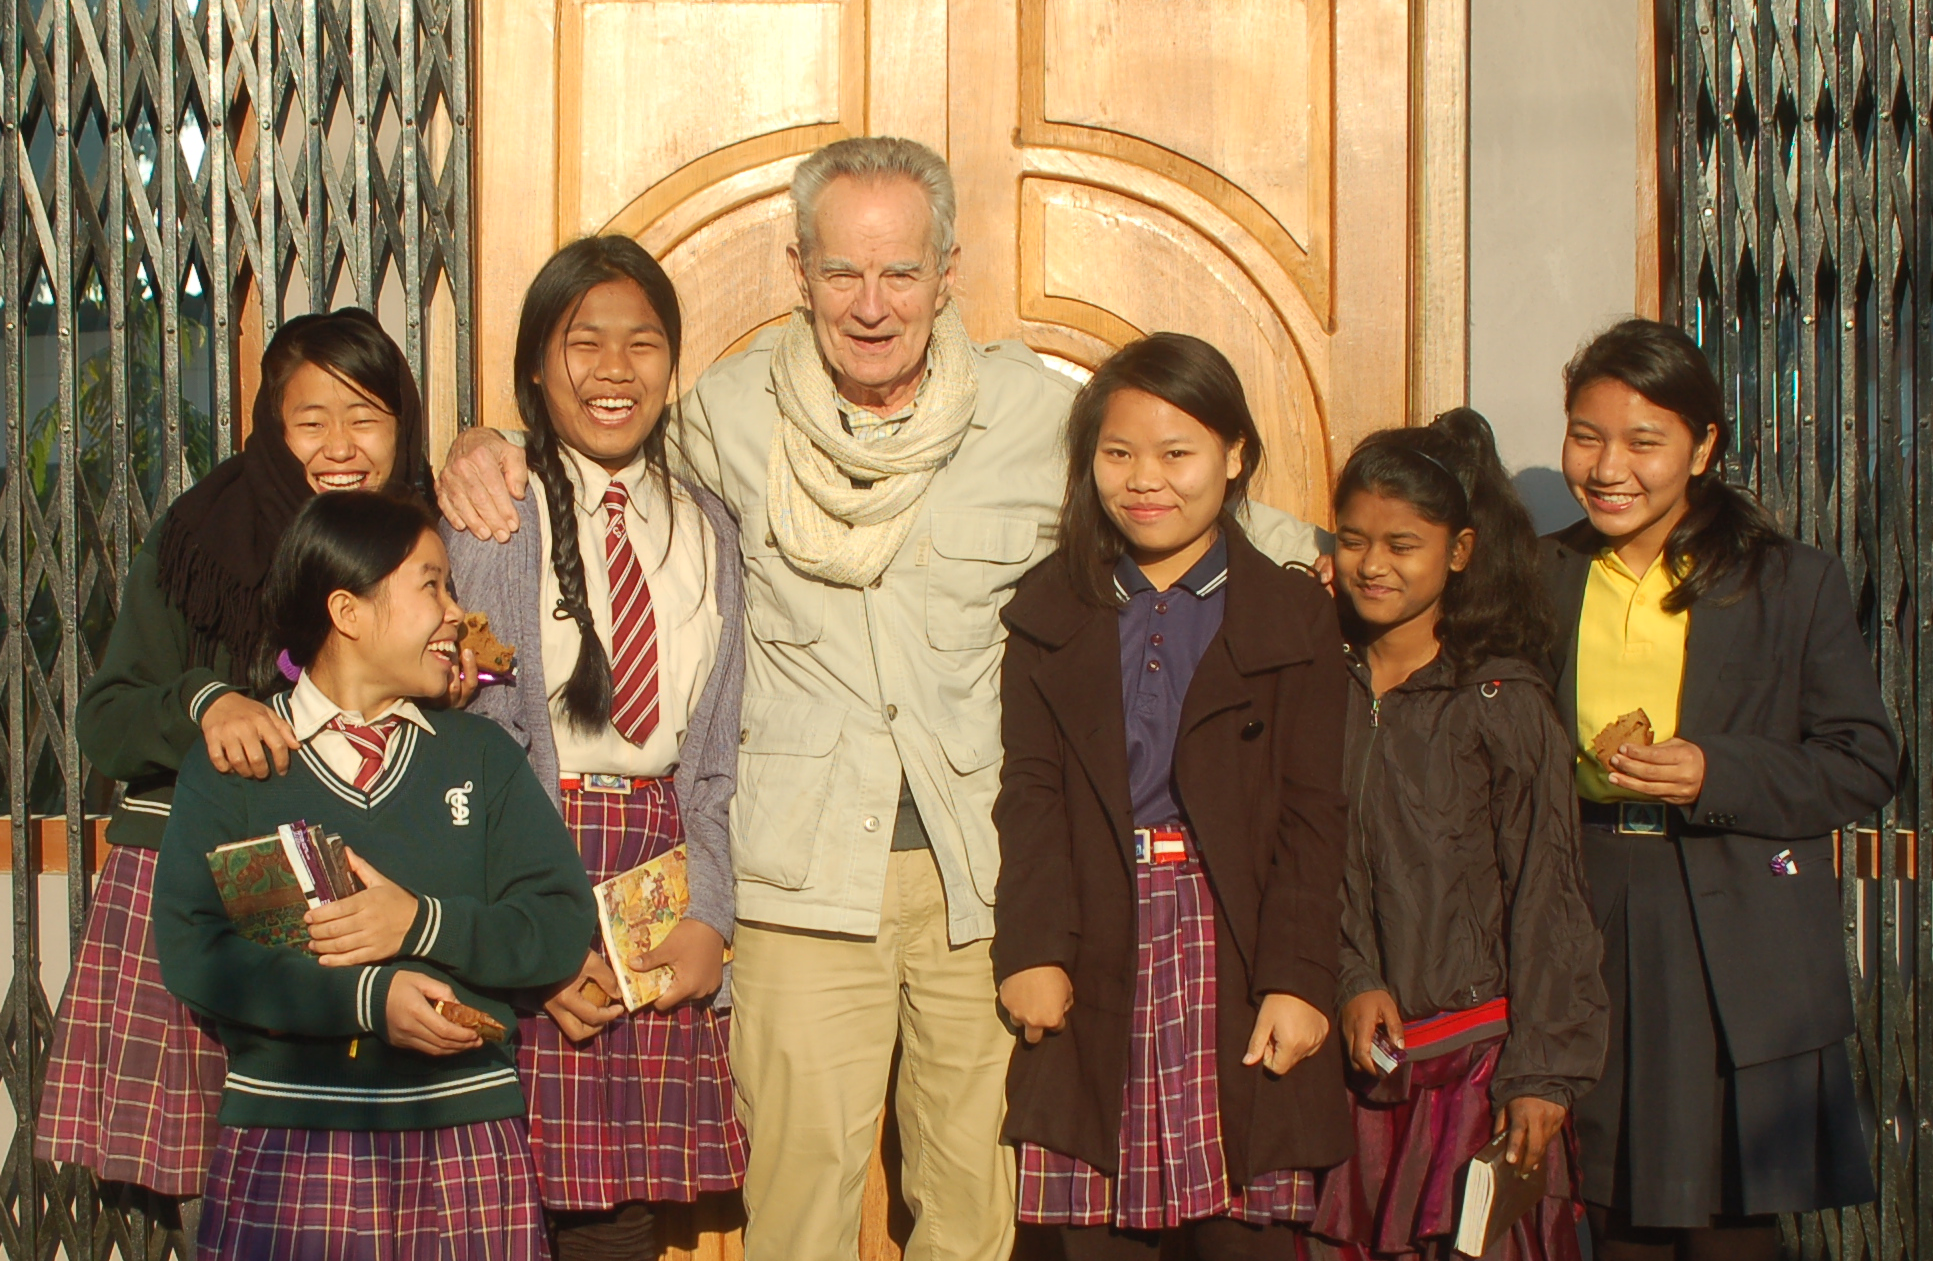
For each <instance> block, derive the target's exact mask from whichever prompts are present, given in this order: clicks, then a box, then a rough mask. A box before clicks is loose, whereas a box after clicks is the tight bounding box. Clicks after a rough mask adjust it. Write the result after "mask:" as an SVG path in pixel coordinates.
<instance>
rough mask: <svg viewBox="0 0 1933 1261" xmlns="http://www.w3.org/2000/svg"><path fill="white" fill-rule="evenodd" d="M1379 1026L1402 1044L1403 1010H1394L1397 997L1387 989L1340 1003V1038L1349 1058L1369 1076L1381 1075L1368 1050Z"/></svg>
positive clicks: (1392, 1040) (1394, 1040) (1363, 994)
mask: <svg viewBox="0 0 1933 1261" xmlns="http://www.w3.org/2000/svg"><path fill="white" fill-rule="evenodd" d="M1378 1029H1381V1030H1382V1031H1383V1032H1384V1033H1386V1034H1388V1035H1389V1040H1390V1041H1391V1042H1394V1043H1395V1044H1396V1045H1397V1046H1399V1047H1400V1046H1402V1045H1403V1013H1401V1012H1399V1011H1397V1010H1396V1000H1395V998H1393V997H1391V995H1390V992H1389V991H1388V990H1369V991H1368V992H1366V993H1362V994H1358V995H1356V996H1355V997H1354V998H1352V999H1350V1000H1349V1001H1348V1002H1346V1003H1344V1004H1343V1006H1342V1040H1343V1042H1344V1043H1345V1044H1346V1045H1347V1046H1348V1048H1349V1062H1350V1063H1351V1064H1354V1065H1355V1066H1356V1067H1357V1068H1360V1069H1361V1070H1362V1071H1363V1072H1365V1073H1368V1074H1369V1075H1370V1076H1371V1077H1380V1076H1382V1070H1381V1069H1379V1068H1377V1067H1376V1060H1375V1057H1374V1056H1372V1055H1370V1053H1369V1048H1370V1047H1371V1046H1373V1045H1374V1044H1375V1041H1376V1030H1378Z"/></svg>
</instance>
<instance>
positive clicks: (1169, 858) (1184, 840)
mask: <svg viewBox="0 0 1933 1261" xmlns="http://www.w3.org/2000/svg"><path fill="white" fill-rule="evenodd" d="M1134 861H1135V862H1137V863H1155V864H1160V863H1185V862H1187V861H1188V829H1186V828H1181V827H1166V828H1136V829H1134Z"/></svg>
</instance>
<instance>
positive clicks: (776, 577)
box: [738, 501, 826, 644]
mask: <svg viewBox="0 0 1933 1261" xmlns="http://www.w3.org/2000/svg"><path fill="white" fill-rule="evenodd" d="M745 525H746V528H745V529H743V530H741V531H740V532H739V536H738V540H739V551H740V552H742V553H743V554H744V556H745V622H746V625H747V626H748V627H750V629H751V632H752V634H753V635H755V636H756V637H757V638H759V639H761V640H763V641H765V642H766V643H770V644H816V643H818V642H819V636H820V635H822V634H823V633H824V632H825V622H826V589H825V584H824V583H822V582H817V581H815V580H813V579H811V578H808V577H806V576H805V575H804V574H801V573H800V572H798V571H797V570H795V569H793V568H792V566H790V565H788V564H787V563H786V561H785V556H784V555H783V554H782V553H781V552H780V551H779V549H778V544H777V542H776V541H775V540H774V539H773V538H772V534H771V528H770V527H769V526H767V525H766V523H765V504H764V502H763V501H760V502H759V503H758V504H757V505H756V508H755V510H754V512H751V513H747V514H746V522H745Z"/></svg>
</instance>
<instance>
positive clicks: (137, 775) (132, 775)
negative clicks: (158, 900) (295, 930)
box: [74, 516, 241, 849]
mask: <svg viewBox="0 0 1933 1261" xmlns="http://www.w3.org/2000/svg"><path fill="white" fill-rule="evenodd" d="M167 521H168V518H167V517H166V516H163V517H162V518H161V519H160V520H159V521H157V522H155V525H154V528H153V529H152V530H149V531H148V537H147V538H146V539H145V540H144V541H143V542H142V544H141V550H140V551H139V552H137V553H136V554H135V557H134V559H133V560H132V561H131V562H129V564H128V576H127V582H126V583H125V584H123V586H122V588H121V608H120V611H119V612H118V613H117V614H116V615H115V618H114V629H113V630H112V631H110V632H108V637H107V651H106V652H104V653H102V654H101V661H100V664H99V665H98V666H96V667H95V669H94V673H93V675H92V676H91V677H90V678H89V679H88V680H87V686H86V687H84V688H82V689H81V699H80V706H79V708H78V709H77V711H76V713H75V718H74V735H75V738H76V739H77V740H78V741H79V743H80V746H81V752H82V753H85V754H86V755H87V760H88V761H90V762H92V763H93V764H94V769H95V770H97V771H99V772H100V773H101V774H103V775H105V776H107V778H109V779H114V780H120V781H121V782H123V783H125V784H126V785H127V791H126V793H125V794H124V795H123V797H122V799H121V800H120V801H119V802H118V803H116V805H115V807H114V815H113V817H112V818H110V819H109V820H108V824H107V839H108V840H109V841H110V842H112V843H113V844H115V845H134V846H138V847H140V848H142V849H159V848H161V834H162V832H163V831H164V830H165V829H166V828H167V826H168V812H169V810H170V809H171V808H172V807H171V804H170V803H171V802H172V800H173V798H174V788H175V774H176V772H177V771H179V770H180V769H181V761H182V759H183V758H184V757H186V756H187V755H188V750H189V749H191V748H194V747H195V746H196V745H198V744H200V743H201V716H202V715H203V714H205V713H207V712H208V707H209V706H210V705H212V704H213V703H214V702H215V701H216V700H217V699H218V698H219V697H221V696H222V695H224V694H225V693H228V692H232V691H235V690H237V689H236V687H235V684H236V683H237V682H238V681H239V680H240V678H241V670H240V667H239V666H237V665H236V664H235V662H234V661H232V660H231V659H230V657H229V653H228V649H227V648H226V647H225V646H223V645H221V644H218V643H216V642H214V641H213V640H212V639H210V638H209V637H208V636H206V635H203V634H201V633H199V632H198V631H196V630H195V629H194V628H193V627H191V626H189V624H188V619H187V617H186V616H185V615H184V614H183V613H182V611H181V610H180V609H178V608H176V607H175V606H174V605H172V604H170V603H168V597H167V596H166V595H165V594H163V593H162V590H161V570H160V566H159V563H158V562H157V560H156V557H157V556H158V555H159V554H160V548H161V531H162V530H163V529H164V528H166V526H167Z"/></svg>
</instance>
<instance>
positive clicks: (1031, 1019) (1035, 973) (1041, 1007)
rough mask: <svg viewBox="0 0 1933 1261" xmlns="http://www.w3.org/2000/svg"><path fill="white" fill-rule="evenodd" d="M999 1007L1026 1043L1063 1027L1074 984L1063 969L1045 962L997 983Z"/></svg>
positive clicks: (1072, 995)
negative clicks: (998, 985) (1003, 1010)
mask: <svg viewBox="0 0 1933 1261" xmlns="http://www.w3.org/2000/svg"><path fill="white" fill-rule="evenodd" d="M1000 1005H1001V1006H1002V1007H1005V1008H1006V1009H1007V1014H1008V1015H1009V1016H1011V1017H1013V1022H1014V1024H1016V1025H1018V1026H1019V1028H1020V1032H1021V1036H1023V1037H1025V1038H1026V1039H1027V1041H1028V1043H1029V1044H1032V1043H1035V1042H1038V1041H1040V1040H1041V1039H1042V1038H1043V1037H1045V1036H1046V1035H1048V1034H1050V1033H1059V1032H1060V1031H1061V1030H1062V1029H1065V1028H1066V1027H1067V1013H1068V1012H1069V1011H1070V1010H1072V1009H1073V1006H1074V982H1073V981H1072V980H1070V979H1069V978H1068V976H1067V969H1065V968H1063V967H1061V966H1060V965H1059V964H1054V963H1049V964H1044V965H1043V966H1041V967H1038V968H1024V969H1022V970H1021V971H1019V972H1016V973H1014V974H1013V975H1012V976H1010V977H1008V978H1007V979H1006V980H1004V981H1002V982H1000Z"/></svg>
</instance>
